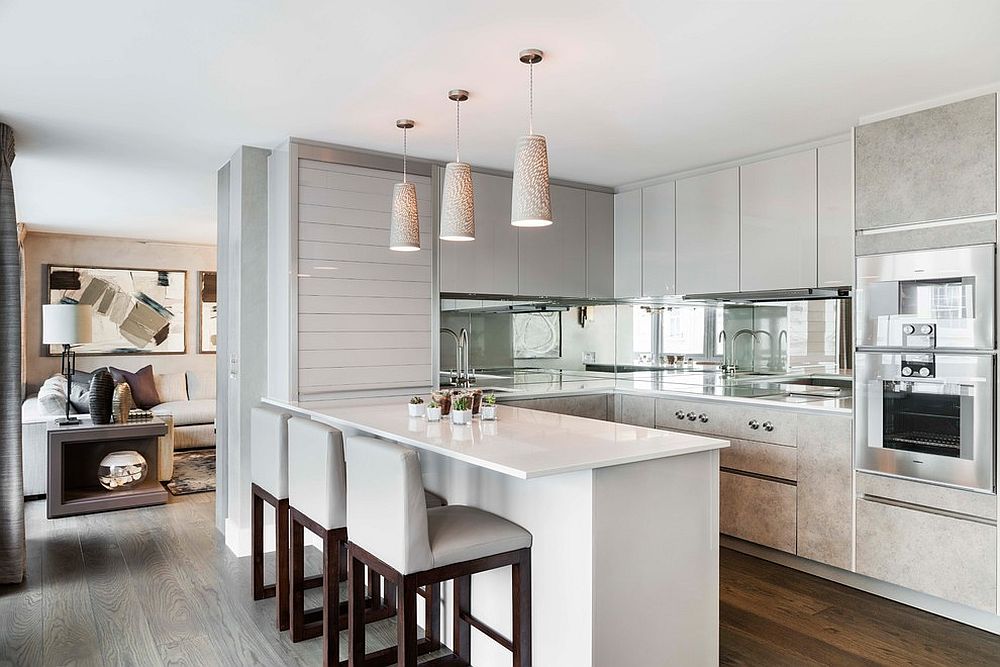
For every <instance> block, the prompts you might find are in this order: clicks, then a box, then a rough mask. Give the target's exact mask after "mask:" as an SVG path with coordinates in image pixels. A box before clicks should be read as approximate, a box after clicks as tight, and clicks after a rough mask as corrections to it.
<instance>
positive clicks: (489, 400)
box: [483, 394, 497, 405]
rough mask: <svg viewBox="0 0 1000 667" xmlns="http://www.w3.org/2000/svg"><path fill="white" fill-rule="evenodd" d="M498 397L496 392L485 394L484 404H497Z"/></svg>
mask: <svg viewBox="0 0 1000 667" xmlns="http://www.w3.org/2000/svg"><path fill="white" fill-rule="evenodd" d="M496 404H497V397H496V394H486V395H485V396H483V405H496Z"/></svg>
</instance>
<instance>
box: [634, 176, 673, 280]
mask: <svg viewBox="0 0 1000 667" xmlns="http://www.w3.org/2000/svg"><path fill="white" fill-rule="evenodd" d="M674 203H675V197H674V183H673V182H670V183H659V184H657V185H651V186H649V187H645V188H643V189H642V295H643V296H666V295H668V294H673V293H674V289H675V287H676V280H675V279H676V273H675V266H674V260H675V246H674V242H675V232H676V218H675V211H674Z"/></svg>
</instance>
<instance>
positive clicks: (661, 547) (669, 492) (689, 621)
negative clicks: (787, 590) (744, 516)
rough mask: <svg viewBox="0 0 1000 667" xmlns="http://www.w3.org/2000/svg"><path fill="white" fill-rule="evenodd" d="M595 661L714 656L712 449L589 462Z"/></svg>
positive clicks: (620, 663)
mask: <svg viewBox="0 0 1000 667" xmlns="http://www.w3.org/2000/svg"><path fill="white" fill-rule="evenodd" d="M567 664H569V663H567ZM593 664H595V665H615V666H616V667H630V666H635V667H649V666H650V665H692V666H694V665H718V664H719V452H718V451H710V452H702V453H698V454H687V455H684V456H677V457H672V458H664V459H656V460H653V461H645V462H642V463H631V464H627V465H621V466H613V467H609V468H600V469H598V470H595V471H594V657H593Z"/></svg>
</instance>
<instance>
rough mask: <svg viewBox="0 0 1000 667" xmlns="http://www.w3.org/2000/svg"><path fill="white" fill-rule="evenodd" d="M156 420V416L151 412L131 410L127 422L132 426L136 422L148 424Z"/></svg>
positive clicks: (140, 409)
mask: <svg viewBox="0 0 1000 667" xmlns="http://www.w3.org/2000/svg"><path fill="white" fill-rule="evenodd" d="M155 418H156V414H154V413H153V411H152V410H143V409H142V408H132V409H131V410H129V411H128V422H129V423H130V424H134V423H136V422H148V421H153V419H155Z"/></svg>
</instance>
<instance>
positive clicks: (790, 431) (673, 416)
mask: <svg viewBox="0 0 1000 667" xmlns="http://www.w3.org/2000/svg"><path fill="white" fill-rule="evenodd" d="M692 417H693V418H694V419H691V418H692ZM753 424H755V425H756V426H757V428H753V426H752V425H753ZM768 425H770V426H771V430H768V429H767V428H766V426H768ZM656 426H657V427H658V428H665V429H670V430H675V431H690V432H692V433H702V434H705V435H718V436H722V437H726V438H738V439H746V440H755V441H757V442H769V443H772V444H775V445H789V446H791V447H794V446H795V442H796V414H795V413H794V412H782V411H780V410H770V409H768V408H760V407H758V406H756V405H746V404H743V405H736V404H733V405H730V404H726V403H718V402H713V403H709V402H700V403H699V402H694V401H683V400H676V399H672V398H658V399H656Z"/></svg>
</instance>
